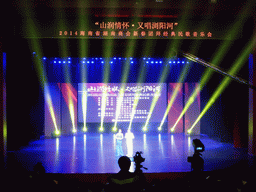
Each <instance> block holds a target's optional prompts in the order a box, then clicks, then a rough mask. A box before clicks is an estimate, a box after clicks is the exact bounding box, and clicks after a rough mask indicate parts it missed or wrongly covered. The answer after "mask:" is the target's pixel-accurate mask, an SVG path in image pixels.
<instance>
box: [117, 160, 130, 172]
mask: <svg viewBox="0 0 256 192" xmlns="http://www.w3.org/2000/svg"><path fill="white" fill-rule="evenodd" d="M118 165H119V167H120V169H121V171H122V172H123V171H129V169H130V166H131V160H130V159H129V157H127V156H122V157H120V158H119V159H118Z"/></svg>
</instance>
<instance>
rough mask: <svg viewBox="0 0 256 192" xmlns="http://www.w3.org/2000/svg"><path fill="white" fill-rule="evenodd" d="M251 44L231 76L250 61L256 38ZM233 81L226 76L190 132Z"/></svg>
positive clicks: (237, 61) (237, 62)
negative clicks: (249, 56) (247, 60)
mask: <svg viewBox="0 0 256 192" xmlns="http://www.w3.org/2000/svg"><path fill="white" fill-rule="evenodd" d="M249 42H250V43H249V44H248V45H247V47H246V49H245V50H244V51H243V53H242V54H241V56H240V57H239V58H238V59H237V60H236V62H235V64H234V65H233V67H232V68H231V70H230V71H229V74H231V75H235V74H236V73H237V72H238V71H239V70H240V68H241V67H242V66H243V64H244V63H245V61H246V59H248V55H249V54H250V52H251V50H252V49H253V46H254V44H255V42H256V37H254V38H252V40H251V41H249ZM231 80H232V79H231V78H230V77H228V76H226V77H225V78H224V80H223V81H222V82H221V84H220V85H219V87H218V88H217V89H216V91H215V92H214V94H213V95H212V96H211V98H210V99H209V101H208V103H207V104H206V106H205V107H204V109H203V110H202V112H201V113H200V115H199V116H198V118H197V119H196V121H195V122H194V123H193V125H192V126H191V128H190V129H189V130H188V132H192V130H193V128H194V127H195V125H196V124H197V123H198V122H199V120H200V119H201V118H202V117H203V115H204V114H205V113H206V112H207V111H208V110H209V108H210V107H211V106H212V105H213V103H214V102H215V101H216V100H217V99H218V98H219V96H220V95H221V93H222V92H223V91H224V90H225V88H226V87H227V86H228V85H229V83H230V82H231Z"/></svg>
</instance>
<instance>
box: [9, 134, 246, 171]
mask: <svg viewBox="0 0 256 192" xmlns="http://www.w3.org/2000/svg"><path fill="white" fill-rule="evenodd" d="M195 138H198V139H200V140H201V141H202V143H203V144H204V145H205V151H204V152H203V153H202V157H203V159H204V170H205V171H213V170H219V169H224V168H227V167H230V166H232V165H234V164H236V163H238V162H239V161H241V160H244V159H246V158H247V153H246V151H244V150H238V149H235V148H233V145H232V144H230V143H222V142H219V141H216V140H213V139H211V138H209V137H208V136H207V135H197V136H192V135H191V136H187V135H184V134H168V133H160V134H158V133H145V134H143V133H136V134H135V138H134V140H133V145H132V146H129V147H132V148H133V149H131V150H133V155H134V154H135V152H136V151H142V152H143V154H142V157H144V158H145V162H143V163H142V165H143V166H144V167H146V168H148V169H147V170H143V172H144V173H167V172H189V171H191V164H190V163H189V162H187V157H188V156H192V155H193V153H194V148H193V145H192V141H193V139H195ZM122 148H123V152H124V155H127V145H126V141H125V138H124V139H123V142H122ZM116 150H117V145H116V141H115V139H114V134H113V133H102V134H100V133H86V134H83V133H78V134H77V135H76V136H60V137H59V138H48V139H47V138H43V137H41V139H39V140H36V141H33V142H30V143H29V145H28V146H26V147H23V148H22V149H20V150H18V151H9V152H8V167H9V166H12V165H11V163H16V162H18V164H20V165H22V166H23V168H25V169H26V170H29V171H32V170H33V166H34V165H35V164H36V163H37V162H41V163H42V164H43V166H44V167H45V169H46V172H47V173H93V174H95V173H116V172H118V171H119V167H118V164H117V160H118V158H119V156H118V155H117V153H116V152H117V151H116ZM131 160H133V158H132V157H131ZM130 171H134V162H132V166H131V169H130Z"/></svg>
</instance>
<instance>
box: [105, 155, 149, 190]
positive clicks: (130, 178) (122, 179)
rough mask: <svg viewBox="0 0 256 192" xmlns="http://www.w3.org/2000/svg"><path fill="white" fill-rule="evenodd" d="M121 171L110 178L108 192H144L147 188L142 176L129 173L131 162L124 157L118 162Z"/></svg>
mask: <svg viewBox="0 0 256 192" xmlns="http://www.w3.org/2000/svg"><path fill="white" fill-rule="evenodd" d="M118 165H119V167H120V169H121V170H120V171H119V172H118V173H117V174H114V175H112V176H111V177H110V178H109V185H108V186H107V191H129V192H130V191H133V192H134V191H142V189H143V188H144V187H145V185H144V182H145V181H144V179H143V177H142V175H139V174H135V173H132V172H130V171H129V169H130V166H131V160H130V159H129V158H128V157H127V156H122V157H120V158H119V160H118Z"/></svg>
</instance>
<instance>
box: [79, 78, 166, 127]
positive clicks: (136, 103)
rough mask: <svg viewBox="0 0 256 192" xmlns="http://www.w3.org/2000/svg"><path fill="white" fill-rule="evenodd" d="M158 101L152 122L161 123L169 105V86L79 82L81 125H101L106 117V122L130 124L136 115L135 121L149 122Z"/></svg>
mask: <svg viewBox="0 0 256 192" xmlns="http://www.w3.org/2000/svg"><path fill="white" fill-rule="evenodd" d="M121 93H122V94H121ZM154 98H155V101H157V102H156V105H155V106H154V108H153V111H152V115H151V118H150V122H161V121H162V118H163V116H164V113H165V110H166V104H167V100H166V99H167V91H166V84H165V83H142V84H137V83H127V84H122V83H109V84H104V83H79V84H78V122H80V123H81V122H84V121H86V122H101V119H102V117H103V116H104V122H115V121H118V122H130V120H131V118H132V116H133V114H134V116H133V122H145V121H146V119H147V117H148V114H149V112H150V107H151V104H152V101H153V99H154ZM133 112H134V113H133ZM118 114H119V115H118ZM102 115H103V116H102ZM117 116H118V117H117Z"/></svg>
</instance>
